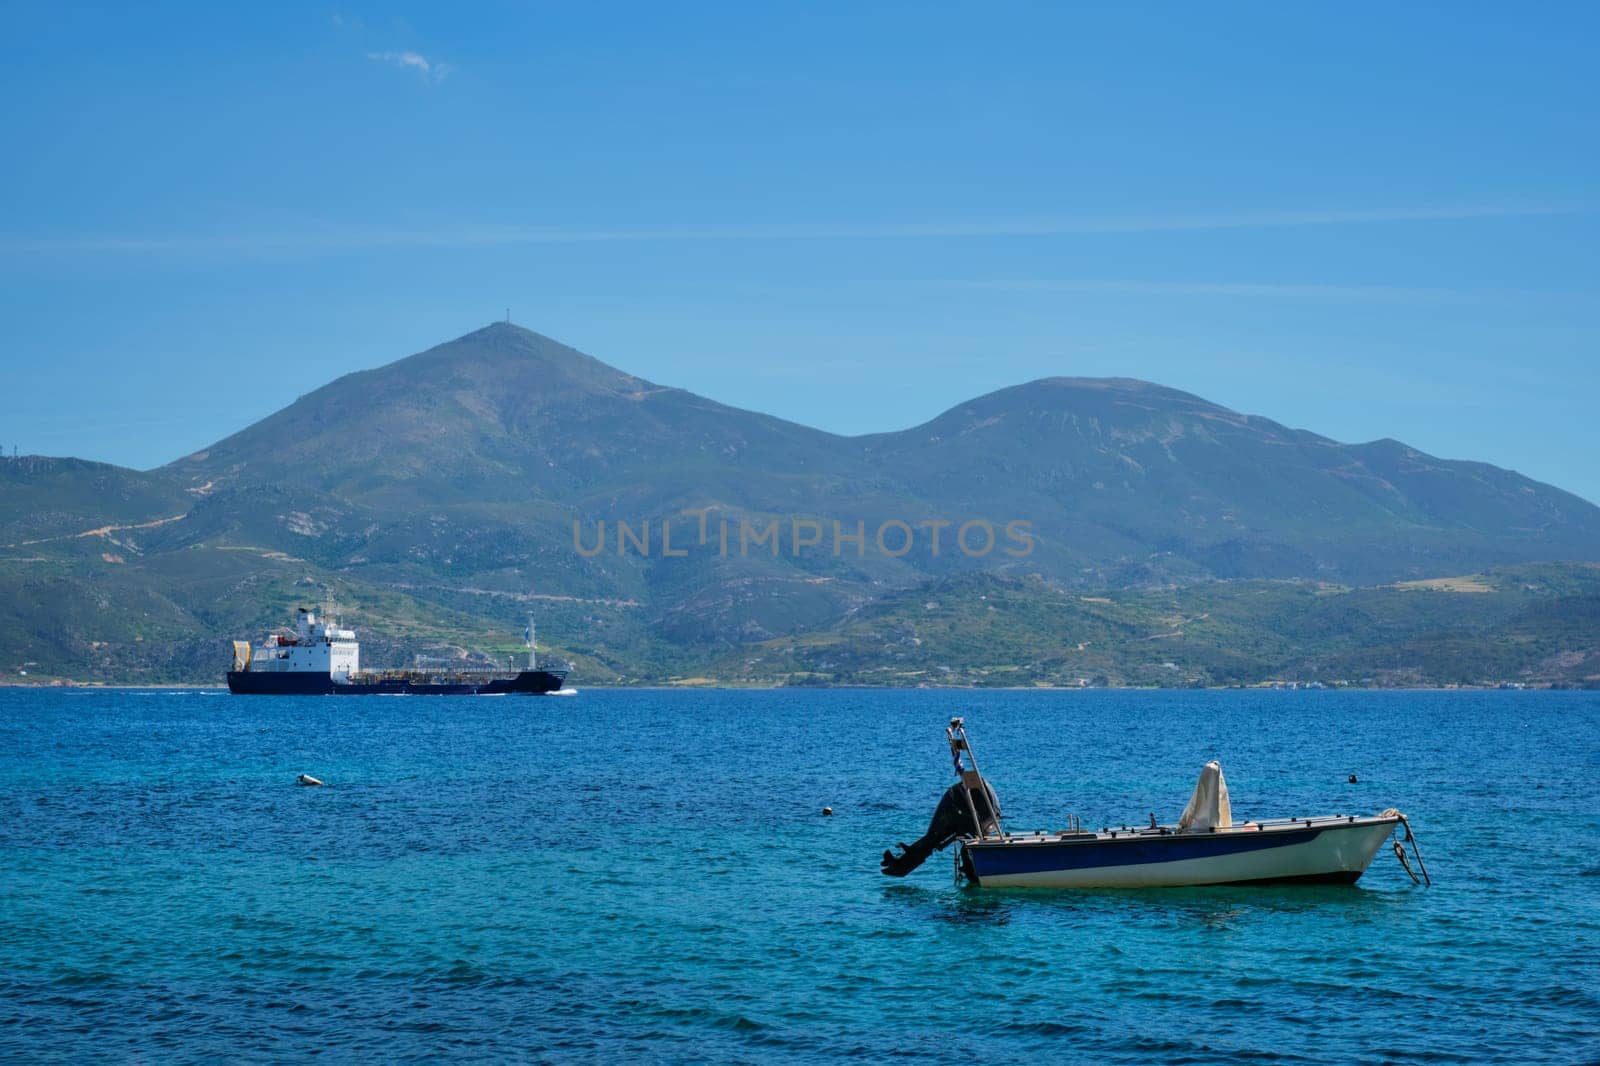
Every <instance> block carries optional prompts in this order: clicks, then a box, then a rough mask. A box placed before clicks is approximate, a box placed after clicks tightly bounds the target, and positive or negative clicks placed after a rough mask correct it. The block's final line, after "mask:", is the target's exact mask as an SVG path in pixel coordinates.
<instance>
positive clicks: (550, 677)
mask: <svg viewBox="0 0 1600 1066" xmlns="http://www.w3.org/2000/svg"><path fill="white" fill-rule="evenodd" d="M566 680H567V675H566V672H565V671H557V670H523V671H521V672H520V673H518V674H516V675H514V676H510V677H496V676H491V677H486V678H483V679H477V678H473V679H470V680H466V679H461V680H443V679H438V678H436V677H430V676H426V675H404V674H390V675H379V676H376V677H373V678H372V679H371V680H364V681H349V682H339V681H335V680H334V679H333V678H332V677H330V676H329V675H327V674H321V673H313V672H310V671H295V670H231V671H229V672H228V691H229V692H232V693H233V694H234V695H236V696H508V695H517V696H542V695H544V694H545V693H548V692H556V691H558V690H560V688H561V686H562V685H563V684H565V683H566Z"/></svg>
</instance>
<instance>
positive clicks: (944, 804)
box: [882, 718, 1000, 877]
mask: <svg viewBox="0 0 1600 1066" xmlns="http://www.w3.org/2000/svg"><path fill="white" fill-rule="evenodd" d="M945 736H946V737H947V738H948V739H949V741H950V755H951V757H952V758H953V759H954V760H955V767H956V776H957V777H958V778H959V780H958V781H957V782H956V783H955V784H953V785H951V786H950V787H949V788H947V789H945V793H944V795H943V796H941V797H939V805H938V806H937V807H935V808H934V809H933V819H932V820H931V821H930V822H929V823H928V831H927V832H926V833H924V834H922V836H921V837H919V838H918V839H917V840H916V841H914V842H913V843H910V844H907V843H905V842H904V841H902V842H901V843H900V845H899V848H900V853H899V854H898V855H896V854H895V853H894V852H893V851H885V852H884V853H883V863H882V869H883V872H884V873H885V874H887V875H888V876H890V877H904V876H905V875H906V874H908V873H910V872H911V871H912V870H915V869H916V868H917V867H919V866H921V865H922V864H923V863H924V862H927V861H928V856H929V855H932V854H933V853H934V852H935V851H943V850H944V849H945V848H947V847H949V845H950V843H951V841H954V840H957V839H959V838H961V837H966V836H973V837H981V836H988V835H989V834H990V833H996V832H999V831H1000V800H999V799H998V798H997V797H996V796H995V794H994V789H992V788H990V787H989V782H987V781H985V780H984V779H983V775H982V774H980V773H978V762H977V759H976V758H975V757H974V756H973V754H972V748H971V746H970V745H969V744H968V743H967V733H966V729H965V727H964V725H963V723H962V720H961V719H960V718H952V719H950V726H949V728H948V729H946V730H945ZM963 753H965V755H966V760H967V761H968V762H970V763H971V764H972V765H971V767H968V766H967V765H965V763H964V762H963V760H962V755H963Z"/></svg>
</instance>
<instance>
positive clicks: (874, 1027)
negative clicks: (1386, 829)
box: [0, 688, 1600, 1064]
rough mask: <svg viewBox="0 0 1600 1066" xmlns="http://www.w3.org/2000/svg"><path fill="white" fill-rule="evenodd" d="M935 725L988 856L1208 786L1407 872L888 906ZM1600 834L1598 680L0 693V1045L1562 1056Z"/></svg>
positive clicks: (1588, 1050) (1248, 813)
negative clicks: (1125, 687)
mask: <svg viewBox="0 0 1600 1066" xmlns="http://www.w3.org/2000/svg"><path fill="white" fill-rule="evenodd" d="M953 715H961V716H963V717H964V718H965V719H966V723H967V727H968V730H969V732H970V735H971V738H972V743H973V747H974V749H975V751H976V753H977V755H978V758H979V761H980V765H981V767H982V769H983V770H984V772H985V773H986V774H987V776H988V777H989V779H990V780H991V782H992V783H993V784H994V786H995V789H996V791H997V792H998V794H999V796H1000V800H1001V802H1002V804H1003V805H1004V809H1005V812H1006V815H1007V825H1008V827H1009V828H1011V829H1013V830H1019V829H1027V830H1032V829H1059V828H1061V827H1064V826H1065V825H1066V824H1067V820H1068V817H1069V815H1076V816H1078V817H1080V818H1081V819H1082V821H1083V823H1084V824H1085V825H1086V826H1095V827H1098V826H1100V825H1105V824H1119V825H1120V824H1123V823H1144V822H1148V819H1149V816H1150V814H1151V813H1154V814H1156V815H1157V816H1158V817H1159V818H1160V819H1161V820H1162V821H1173V820H1175V819H1176V818H1177V816H1178V814H1179V812H1180V811H1181V810H1182V808H1183V806H1184V803H1185V802H1186V800H1187V799H1188V796H1189V793H1190V791H1191V790H1192V789H1193V786H1194V781H1195V778H1196V776H1197V774H1198V771H1199V769H1200V766H1201V764H1202V763H1204V762H1205V761H1206V760H1208V759H1220V760H1221V762H1222V765H1223V768H1224V771H1225V772H1226V774H1227V780H1228V784H1229V789H1230V792H1231V795H1232V802H1233V812H1234V816H1235V818H1236V819H1243V818H1252V817H1270V816H1278V815H1305V814H1325V813H1374V812H1377V811H1380V810H1382V809H1384V808H1387V807H1397V808H1399V809H1401V810H1403V811H1404V812H1406V813H1407V814H1408V815H1409V816H1410V817H1411V820H1412V824H1413V826H1414V827H1415V830H1416V838H1417V842H1418V844H1419V847H1420V850H1421V854H1422V858H1423V860H1424V861H1425V862H1426V864H1427V869H1428V872H1429V874H1430V875H1431V877H1432V880H1433V885H1432V887H1423V886H1419V885H1414V884H1413V883H1412V881H1411V879H1410V877H1408V876H1407V874H1406V872H1405V870H1404V869H1402V868H1401V866H1400V865H1399V863H1398V862H1397V861H1396V860H1395V859H1394V857H1393V856H1392V855H1391V854H1389V853H1388V852H1380V853H1379V855H1378V857H1377V859H1376V860H1375V861H1374V863H1373V865H1372V867H1371V868H1370V869H1369V870H1368V872H1367V874H1366V876H1365V877H1363V878H1362V879H1361V881H1360V882H1359V884H1357V885H1355V886H1306V885H1301V886H1285V887H1241V888H1191V889H1160V890H1149V889H1146V890H1127V891H1041V890H1009V891H1007V890H990V889H981V888H971V887H964V886H961V885H958V884H956V883H955V879H954V877H953V869H952V862H951V855H950V852H949V851H946V852H940V853H935V854H934V856H933V858H932V859H931V860H930V861H929V862H928V863H927V864H926V865H925V866H923V867H922V868H921V869H920V870H918V871H916V872H915V873H914V874H912V875H911V876H910V877H908V878H905V879H903V880H894V879H890V878H886V877H884V876H883V875H882V874H881V873H880V872H879V869H878V862H879V857H880V855H881V854H882V852H883V850H884V849H885V848H886V847H889V846H890V845H892V844H894V843H895V842H897V841H909V840H913V839H915V838H916V837H917V836H919V835H920V834H921V833H922V832H923V831H924V830H925V829H926V827H927V823H928V819H929V816H930V815H931V814H932V811H933V808H934V805H935V803H936V801H937V800H938V797H939V795H940V793H941V792H942V791H943V790H944V789H945V787H946V786H947V785H948V784H949V783H950V781H951V774H950V760H949V754H948V751H947V749H946V746H945V738H944V727H945V725H946V723H947V722H948V720H949V719H950V718H951V716H953ZM300 774H311V775H313V776H315V777H317V778H319V779H321V780H322V781H324V782H325V783H326V784H325V786H324V787H321V788H315V787H299V786H297V785H296V778H297V776H298V775H300ZM1352 774H1354V775H1355V776H1356V778H1357V781H1356V783H1354V784H1351V783H1350V782H1349V780H1348V779H1349V777H1350V775H1352ZM825 807H829V808H832V810H833V814H832V815H831V816H827V815H824V814H823V808H825ZM1597 837H1600V693H1584V692H1534V691H1519V692H1373V691H1298V692H1292V691H1236V692H1235V691H1229V692H1218V691H1196V692H1188V691H1071V692H1068V691H1059V692H1057V691H970V690H959V691H933V690H922V691H880V690H814V689H805V690H798V689H797V690H778V691H725V690H718V691H708V690H678V691H643V690H586V691H580V692H579V693H578V694H577V695H575V696H571V697H566V698H549V697H546V698H530V697H516V696H511V697H502V698H470V697H468V698H420V697H388V698H385V697H370V698H365V699H355V698H338V697H323V698H314V697H313V698H287V697H282V698H261V697H257V698H248V697H230V696H228V695H227V694H225V693H222V692H218V691H212V690H94V689H67V690H28V689H14V688H13V689H0V1058H3V1059H6V1060H15V1061H27V1062H82V1061H107V1062H157V1061H159V1062H162V1063H171V1062H190V1061H230V1062H255V1061H263V1062H264V1061H274V1062H275V1061H282V1060H285V1059H289V1058H300V1057H303V1056H318V1057H319V1059H320V1060H321V1061H328V1062H343V1061H385V1062H390V1061H422V1060H429V1061H432V1060H439V1059H453V1060H477V1061H497V1062H498V1061H505V1060H508V1059H509V1060H517V1061H576V1062H616V1061H627V1062H686V1063H699V1062H821V1061H840V1060H866V1061H872V1062H880V1061H898V1060H917V1061H926V1062H932V1063H943V1062H949V1063H962V1064H970V1063H973V1062H1003V1061H1012V1062H1016V1061H1039V1062H1087V1063H1153V1062H1172V1063H1213V1062H1215V1063H1239V1062H1255V1063H1260V1062H1274V1063H1278V1062H1282V1063H1380V1062H1383V1063H1390V1062H1394V1063H1410V1062H1418V1063H1421V1062H1426V1063H1455V1062H1459V1063H1495V1062H1505V1063H1536V1062H1553V1063H1579V1062H1595V1061H1600V847H1597V844H1596V841H1597Z"/></svg>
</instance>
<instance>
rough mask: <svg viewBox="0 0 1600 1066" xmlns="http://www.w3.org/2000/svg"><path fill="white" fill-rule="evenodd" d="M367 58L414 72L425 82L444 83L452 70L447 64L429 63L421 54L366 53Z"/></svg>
mask: <svg viewBox="0 0 1600 1066" xmlns="http://www.w3.org/2000/svg"><path fill="white" fill-rule="evenodd" d="M367 58H368V59H370V60H372V61H373V62H376V63H388V64H390V65H392V66H396V67H400V68H402V69H406V70H412V71H415V72H416V73H418V74H420V75H422V77H423V78H424V79H425V80H427V81H435V82H438V81H444V79H445V78H446V77H447V76H448V75H449V73H450V71H451V70H452V69H454V68H452V67H451V66H450V64H449V63H430V62H429V61H428V57H427V56H425V55H423V54H422V53H421V52H410V51H406V52H368V53H367Z"/></svg>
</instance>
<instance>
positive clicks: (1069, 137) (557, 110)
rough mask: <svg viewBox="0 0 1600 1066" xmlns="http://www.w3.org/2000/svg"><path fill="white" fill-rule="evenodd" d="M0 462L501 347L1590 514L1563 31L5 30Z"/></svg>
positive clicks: (88, 15)
mask: <svg viewBox="0 0 1600 1066" xmlns="http://www.w3.org/2000/svg"><path fill="white" fill-rule="evenodd" d="M0 25H3V27H4V30H5V36H6V40H7V41H8V43H9V47H8V49H7V53H8V55H7V59H6V61H5V63H4V64H3V65H0V90H3V92H4V98H5V100H6V106H5V107H4V108H3V109H0V152H3V158H4V161H5V162H4V165H3V166H0V203H3V204H4V209H3V212H0V370H3V378H0V380H3V381H4V383H5V384H4V386H3V388H0V440H3V441H4V443H5V445H6V446H7V449H8V450H9V447H10V445H11V444H12V443H13V442H14V443H16V444H19V445H20V446H21V447H22V449H23V451H25V452H40V453H46V454H72V455H81V456H85V457H89V458H95V459H104V460H109V461H112V462H117V463H122V464H126V465H130V466H137V467H148V466H153V465H157V464H160V463H162V462H165V461H168V460H170V459H173V458H175V457H177V456H179V455H182V454H185V453H187V452H189V451H192V450H194V449H196V448H199V447H202V446H204V445H205V444H207V443H210V442H211V441H213V440H215V439H217V438H219V437H222V436H224V435H226V434H227V433H229V432H232V431H233V430H235V429H238V428H240V427H242V426H243V425H245V424H247V423H249V422H251V421H254V420H255V419H258V418H260V417H262V416H264V415H267V414H269V413H271V412H272V411H273V410H275V409H277V408H279V407H281V406H282V405H284V404H285V403H288V402H290V401H292V400H293V399H294V398H295V397H296V396H299V395H301V394H303V393H305V392H308V391H310V390H311V389H313V388H315V387H317V386H318V385H321V384H323V383H324V382H326V381H328V380H330V379H332V378H334V377H336V376H337V375H339V374H342V373H345V372H348V371H351V370H356V369H361V368H365V367H371V366H376V365H379V364H382V363H385V362H388V361H390V360H393V359H395V358H398V357H400V356H403V355H406V354H409V353H411V352H414V351H417V350H420V349H422V348H425V347H428V346H430V345H432V344H435V343H438V342H440V341H444V340H447V339H450V338H452V337H455V336H458V335H460V334H462V333H465V332H468V331H470V330H472V329H475V328H477V327H479V326H481V325H483V324H485V323H486V322H488V321H490V320H492V319H496V318H499V317H500V316H502V315H503V314H504V310H505V308H506V307H508V306H509V307H510V308H511V310H512V315H513V318H514V319H515V321H517V322H519V323H521V324H523V325H526V326H529V327H531V328H534V329H537V330H539V331H541V332H544V333H548V334H550V335H552V336H554V337H556V338H558V339H560V340H563V341H566V342H567V343H570V344H572V345H574V346H576V347H579V348H581V349H583V350H585V351H587V352H589V353H591V354H593V355H595V356H597V357H599V358H601V359H604V360H606V361H607V362H610V363H613V364H615V365H617V366H620V367H622V368H624V369H626V370H629V371H632V372H633V373H636V374H640V375H643V376H645V377H648V378H651V379H654V380H656V381H659V382H662V383H666V384H673V385H681V386H684V387H686V388H689V389H693V390H695V391H697V392H701V393H703V394H706V395H708V396H711V397H714V398H716V399H719V400H722V401H725V402H728V403H733V404H738V405H741V406H746V407H752V408H756V409H759V410H763V411H768V412H772V413H774V414H777V415H781V416H784V417H787V418H791V419H795V420H797V421H801V422H805V423H808V424H811V425H816V426H820V427H822V428H825V429H830V430H835V431H838V432H844V433H859V432H867V431H873V430H884V429H894V428H900V427H904V426H908V425H913V424H915V423H918V422H921V421H923V420H925V419H927V418H930V417H932V416H933V415H935V414H936V413H938V412H939V411H941V410H943V409H945V408H947V407H949V406H951V405H953V404H955V403H958V402H960V401H961V400H964V399H967V398H970V397H972V396H974V395H977V394H980V393H982V392H986V391H989V390H991V389H995V388H999V387H1003V386H1006V385H1010V384H1015V383H1017V382H1020V381H1025V380H1029V379H1032V378H1037V377H1044V376H1048V375H1054V374H1081V375H1124V376H1133V377H1141V378H1147V379H1151V380H1154V381H1159V382H1162V383H1164V384H1168V385H1173V386H1176V387H1179V388H1184V389H1188V390H1190V391H1193V392H1196V393H1199V394H1201V395H1203V396H1205V397H1207V398H1210V399H1213V400H1216V401H1218V402H1220V403H1224V404H1227V405H1229V406H1232V407H1235V408H1239V409H1242V410H1245V411H1250V412H1253V413H1258V414H1264V415H1267V416H1269V417H1272V418H1275V419H1277V420H1278V421H1281V422H1285V423H1288V424H1291V425H1294V426H1300V427H1304V428H1307V429H1312V430H1315V431H1317V432H1320V433H1324V434H1327V435H1329V436H1332V437H1335V438H1338V439H1341V440H1349V441H1355V440H1369V439H1372V438H1377V437H1398V438H1400V439H1402V440H1405V441H1407V442H1408V443H1411V444H1413V445H1415V446H1417V447H1419V448H1422V449H1424V450H1426V451H1429V452H1433V453H1435V454H1439V455H1443V456H1447V457H1455V458H1475V459H1483V460H1487V461H1490V462H1494V463H1497V464H1500V465H1504V466H1509V467H1512V468H1514V469H1517V470H1519V471H1521V472H1523V473H1526V474H1529V475H1531V476H1534V477H1537V478H1539V479H1541V480H1545V481H1550V482H1553V483H1555V484H1557V485H1560V486H1562V487H1564V488H1568V489H1570V490H1572V491H1575V492H1578V493H1580V494H1582V495H1584V496H1586V497H1588V498H1589V499H1591V500H1600V462H1597V457H1600V418H1596V417H1595V412H1596V407H1597V401H1600V359H1597V357H1600V347H1597V340H1600V303H1597V300H1596V295H1597V293H1600V284H1597V283H1600V268H1597V263H1596V252H1597V249H1600V214H1597V211H1600V192H1597V190H1596V187H1595V185H1596V164H1597V149H1596V145H1597V144H1600V106H1597V104H1600V101H1597V99H1596V97H1597V95H1600V94H1597V87H1600V77H1597V75H1596V71H1597V70H1600V54H1597V52H1600V48H1597V45H1596V41H1597V39H1600V8H1595V7H1593V6H1592V5H1573V6H1569V7H1562V6H1559V5H1537V6H1513V5H1504V6H1502V7H1500V8H1498V9H1491V8H1489V7H1487V6H1481V5H1458V4H1439V5H1436V6H1431V7H1430V6H1421V5H1404V6H1402V5H1373V6H1369V7H1359V6H1351V5H1323V6H1312V5H1302V4H1293V5H1291V4H1267V3H1260V4H1248V5H1245V4H1239V5H1216V4H1203V5H1202V4H1187V5H1180V4H1165V5H1107V6H1105V7H1080V6H1075V5H1065V4H1039V5H1025V4H963V5H959V6H941V5H931V4H926V3H916V4H905V5H887V4H885V5H861V4H839V5H815V4H806V5H799V4H796V5H794V6H778V5H763V4H744V3H741V4H729V5H726V6H717V5H709V4H708V5H700V6H686V5H672V4H649V5H644V4H641V5H638V6H602V5H589V4H571V3H560V4H545V5H521V4H518V5H507V6H504V7H496V6H485V7H478V6H474V7H471V8H470V9H469V8H466V7H461V6H448V5H427V6H421V5H419V6H417V7H415V8H411V9H406V8H397V7H384V8H379V7H375V6H374V7H362V6H354V5H352V6H337V7H334V6H328V5H316V6H305V7H295V6H292V5H250V6H248V7H247V6H245V5H232V4H221V5H210V4H208V5H196V6H193V7H176V6H169V7H163V8H162V9H161V10H160V11H159V12H146V11H143V10H138V11H134V10H120V9H116V8H113V9H109V10H106V9H94V10H90V9H83V10H76V11H74V10H72V9H70V8H68V7H66V6H64V5H63V6H60V7H58V6H56V5H22V4H10V5H6V6H5V7H4V9H3V14H0Z"/></svg>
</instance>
